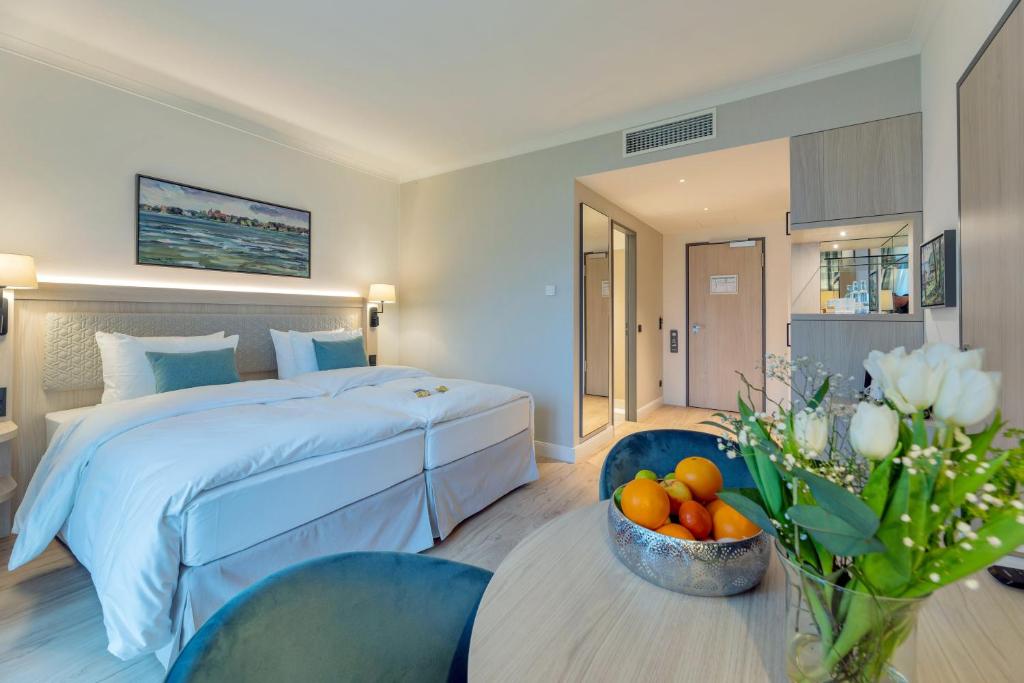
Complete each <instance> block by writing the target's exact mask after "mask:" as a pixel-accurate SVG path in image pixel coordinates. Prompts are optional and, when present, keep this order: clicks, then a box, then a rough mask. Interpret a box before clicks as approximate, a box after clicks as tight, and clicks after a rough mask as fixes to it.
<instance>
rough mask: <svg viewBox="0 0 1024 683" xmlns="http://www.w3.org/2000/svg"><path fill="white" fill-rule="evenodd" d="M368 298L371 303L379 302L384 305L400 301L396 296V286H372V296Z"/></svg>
mask: <svg viewBox="0 0 1024 683" xmlns="http://www.w3.org/2000/svg"><path fill="white" fill-rule="evenodd" d="M366 298H367V299H369V300H370V301H379V302H381V303H382V304H393V303H395V302H396V301H398V297H397V296H395V286H394V285H382V284H374V285H370V295H369V296H367V297H366Z"/></svg>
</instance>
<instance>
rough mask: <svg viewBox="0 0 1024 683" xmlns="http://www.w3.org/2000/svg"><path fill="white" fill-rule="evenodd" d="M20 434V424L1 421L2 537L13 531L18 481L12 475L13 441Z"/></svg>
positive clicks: (0, 494)
mask: <svg viewBox="0 0 1024 683" xmlns="http://www.w3.org/2000/svg"><path fill="white" fill-rule="evenodd" d="M17 435H18V425H16V424H14V423H13V422H11V421H10V420H7V421H5V422H0V538H5V537H6V536H9V535H10V533H11V497H12V496H13V495H14V491H15V490H16V489H17V488H18V482H16V481H14V478H13V477H11V441H12V440H13V439H14V437H16V436H17Z"/></svg>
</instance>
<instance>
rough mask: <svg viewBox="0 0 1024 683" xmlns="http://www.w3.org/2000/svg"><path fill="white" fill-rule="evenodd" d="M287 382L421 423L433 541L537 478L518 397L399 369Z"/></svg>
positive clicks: (528, 423) (527, 407)
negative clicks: (423, 431)
mask: <svg viewBox="0 0 1024 683" xmlns="http://www.w3.org/2000/svg"><path fill="white" fill-rule="evenodd" d="M292 380H293V381H295V382H297V383H300V384H303V385H305V386H309V387H312V388H316V389H319V390H323V391H324V392H325V393H327V394H328V395H330V396H338V397H344V398H345V400H347V401H351V402H353V403H358V404H359V405H363V406H368V407H374V408H380V409H385V410H394V411H397V412H401V413H403V414H406V415H410V416H412V417H414V418H416V419H418V420H420V421H421V424H422V426H423V429H424V430H425V432H426V434H425V437H424V454H423V468H424V474H425V477H426V482H427V501H428V505H429V509H430V522H431V527H432V529H433V533H434V535H435V536H436V537H438V538H441V539H444V538H445V537H447V536H448V534H450V533H451V532H452V530H453V529H454V528H455V527H456V526H457V525H458V524H459V523H460V522H462V521H463V520H465V519H467V518H468V517H470V516H472V515H474V514H476V513H477V512H479V511H480V510H482V509H484V508H485V507H487V506H488V505H490V504H491V503H493V502H495V501H496V500H498V499H500V498H501V497H503V496H505V495H506V494H508V493H509V492H510V491H513V490H514V489H516V488H518V487H520V486H523V485H524V484H528V483H530V482H532V481H535V480H536V479H537V463H536V458H535V453H534V445H533V401H532V398H531V397H530V395H529V394H527V393H526V392H523V391H520V390H517V389H513V388H510V387H505V386H500V385H495V384H485V383H482V382H473V381H469V380H461V379H449V378H441V377H435V376H433V375H431V374H430V373H428V372H426V371H424V370H420V369H417V368H410V367H404V366H383V367H376V368H347V369H343V370H327V371H323V372H313V373H307V374H303V375H299V376H297V377H294V378H292Z"/></svg>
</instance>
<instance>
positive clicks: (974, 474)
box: [949, 453, 1010, 507]
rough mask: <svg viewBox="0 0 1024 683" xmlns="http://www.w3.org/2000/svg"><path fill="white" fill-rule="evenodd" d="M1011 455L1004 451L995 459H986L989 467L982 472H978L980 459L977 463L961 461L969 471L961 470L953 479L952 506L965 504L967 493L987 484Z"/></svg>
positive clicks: (950, 497)
mask: <svg viewBox="0 0 1024 683" xmlns="http://www.w3.org/2000/svg"><path fill="white" fill-rule="evenodd" d="M1009 456H1010V454H1009V453H1003V454H1002V455H1000V456H999V457H998V458H996V459H995V460H987V461H985V462H987V463H988V467H985V468H983V469H982V470H981V472H978V469H979V468H980V467H981V462H980V461H979V462H977V463H972V462H966V461H965V462H963V463H960V465H961V466H962V467H965V468H967V469H968V472H963V471H961V472H959V473H958V474H957V477H956V479H954V480H953V486H952V488H951V489H950V492H949V503H950V506H951V507H959V506H961V505H963V502H964V500H965V499H966V498H967V494H968V493H974V492H975V491H977V490H978V489H980V488H981V487H982V486H983V485H985V484H986V483H987V482H988V480H989V479H991V478H992V477H994V476H995V474H996V472H998V471H999V469H1000V468H1001V467H1002V466H1003V463H1005V462H1006V459H1007V458H1008V457H1009Z"/></svg>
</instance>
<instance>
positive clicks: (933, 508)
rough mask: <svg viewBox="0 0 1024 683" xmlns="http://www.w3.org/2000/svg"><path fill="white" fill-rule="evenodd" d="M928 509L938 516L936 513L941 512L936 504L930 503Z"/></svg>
mask: <svg viewBox="0 0 1024 683" xmlns="http://www.w3.org/2000/svg"><path fill="white" fill-rule="evenodd" d="M928 509H930V510H931V511H932V512H934V513H936V514H938V513H939V511H941V510H942V508H940V507H939V506H938V504H936V503H932V504H931V505H929V506H928Z"/></svg>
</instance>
